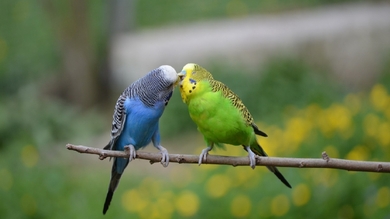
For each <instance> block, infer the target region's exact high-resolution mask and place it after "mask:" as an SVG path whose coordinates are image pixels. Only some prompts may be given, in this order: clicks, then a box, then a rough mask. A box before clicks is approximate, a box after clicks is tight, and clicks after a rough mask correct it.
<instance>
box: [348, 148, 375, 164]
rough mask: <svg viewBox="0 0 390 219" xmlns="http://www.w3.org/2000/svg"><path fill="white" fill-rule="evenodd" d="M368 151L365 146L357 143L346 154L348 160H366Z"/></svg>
mask: <svg viewBox="0 0 390 219" xmlns="http://www.w3.org/2000/svg"><path fill="white" fill-rule="evenodd" d="M369 154H370V151H369V150H368V148H367V147H366V146H363V145H358V146H356V147H354V148H353V149H352V150H351V151H350V152H349V153H348V154H347V156H346V159H348V160H367V159H368V158H369Z"/></svg>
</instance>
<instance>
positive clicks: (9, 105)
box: [0, 0, 390, 218]
mask: <svg viewBox="0 0 390 219" xmlns="http://www.w3.org/2000/svg"><path fill="white" fill-rule="evenodd" d="M124 2H125V3H124ZM356 3H359V1H352V0H351V1H337V0H316V1H308V0H307V1H295V0H290V1H282V0H280V1H261V2H258V1H254V0H253V1H240V0H219V1H213V2H212V3H210V2H209V1H206V0H202V1H179V0H165V1H141V0H140V1H110V2H109V1H77V0H71V1H60V0H58V1H48V0H42V1H27V0H16V1H11V0H5V1H1V2H0V154H1V158H2V159H0V197H1V202H0V218H103V217H105V218H129V217H131V218H216V217H219V218H390V210H389V209H390V187H389V183H388V182H389V181H390V176H389V175H388V174H377V173H364V172H347V171H341V170H332V169H295V168H280V169H281V172H282V173H283V174H284V176H285V177H286V178H287V179H288V181H289V182H290V183H291V185H292V187H293V188H292V189H287V188H286V187H285V186H284V185H282V184H281V183H279V182H277V181H278V180H277V179H276V178H275V177H274V176H273V174H271V173H270V172H268V171H267V169H266V168H264V167H257V168H256V169H255V170H252V169H251V168H249V167H235V168H234V167H230V166H213V165H202V166H200V167H198V166H196V165H179V164H174V163H171V164H170V165H169V167H167V168H163V167H162V166H161V165H159V164H154V165H149V163H148V162H147V161H141V160H136V161H133V162H132V163H131V164H130V165H129V166H128V168H127V170H126V173H125V174H124V176H123V177H122V180H121V183H120V185H119V187H118V189H117V191H116V193H115V195H114V198H113V201H112V203H111V207H110V210H109V211H108V213H107V215H105V216H103V215H102V213H101V212H102V207H103V203H104V198H105V195H106V191H107V187H108V183H109V177H110V170H111V162H108V159H107V160H105V161H99V160H98V159H97V157H96V156H92V155H83V154H77V153H75V152H71V151H67V150H66V148H65V144H66V143H74V144H83V145H89V146H95V147H100V148H102V147H103V146H104V145H105V144H106V143H107V142H108V140H109V134H110V128H111V118H112V117H111V116H112V115H111V114H112V111H113V109H114V104H115V101H116V98H117V96H118V95H119V93H120V92H121V91H122V90H123V89H124V88H125V87H120V86H118V85H116V84H115V82H114V81H115V79H114V77H115V74H114V73H113V71H112V69H111V63H110V52H109V51H110V45H111V44H110V42H111V41H112V40H115V38H114V37H113V35H114V34H115V33H118V32H122V33H123V32H133V33H134V32H135V33H136V32H137V31H140V30H143V29H151V30H153V28H163V27H165V26H169V25H176V24H191V23H193V22H199V23H202V22H206V23H207V21H211V20H214V19H227V18H229V19H231V18H232V17H233V18H235V17H240V18H242V17H245V16H252V15H259V14H273V15H279V14H280V15H283V14H284V13H289V12H296V11H298V12H299V11H306V10H313V9H318V8H321V7H328V6H335V7H336V8H337V5H338V4H341V5H343V6H345V5H346V4H356ZM379 3H381V2H380V1H372V4H379ZM121 4H123V5H121ZM242 5H244V6H245V7H244V8H245V10H243V9H242V7H241V6H242ZM118 20H119V21H125V24H120V22H118ZM359 46H360V45H359V44H357V45H356V47H359ZM386 51H387V52H385V53H384V54H382V55H381V56H380V57H381V59H380V60H378V62H379V63H380V67H379V68H378V69H380V74H379V75H378V76H376V77H374V80H370V81H367V83H365V84H364V86H358V87H356V86H354V87H350V86H346V85H345V84H343V83H341V82H340V81H339V80H337V79H335V77H334V72H332V69H331V68H328V67H326V66H328V65H329V63H327V61H329V60H321V63H320V64H318V61H317V62H316V63H315V64H313V63H312V62H310V61H307V60H306V59H305V58H304V57H302V56H299V55H297V56H294V55H293V56H291V55H287V54H284V53H280V55H277V56H273V57H272V58H270V59H268V60H267V61H266V62H265V63H263V64H262V68H246V67H245V66H243V64H242V65H240V64H239V63H238V64H236V65H231V64H230V63H227V62H226V61H225V62H224V61H223V59H221V60H214V61H210V62H208V63H198V64H200V65H202V66H203V67H205V68H206V69H208V70H209V71H210V72H212V73H213V74H214V76H215V78H216V79H217V80H220V81H223V82H224V83H225V84H227V85H228V86H229V87H230V88H231V89H232V90H234V91H235V93H237V94H238V95H239V96H240V97H241V99H243V101H244V103H245V104H246V105H247V107H248V108H249V110H250V111H251V113H252V115H253V116H254V118H255V120H256V121H257V124H258V126H259V127H260V129H261V130H263V131H265V132H266V133H267V134H268V135H269V137H268V138H261V139H259V141H260V142H261V144H262V145H263V147H264V149H265V150H266V151H267V153H268V154H269V155H270V156H282V157H311V158H317V157H320V155H321V152H322V151H326V152H327V153H328V154H329V155H330V157H335V158H344V159H355V160H380V161H389V160H390V56H389V54H390V49H387V50H386ZM306 55H307V56H309V57H311V56H316V54H306ZM352 61H353V60H352ZM188 62H192V60H188ZM161 64H169V63H161ZM184 64H186V63H183V65H184ZM324 66H325V67H324ZM155 67H158V66H155ZM176 70H180V69H176ZM145 73H146V72H145ZM129 74H133V72H129ZM351 77H355V76H351ZM131 82H132V81H128V82H127V84H130V83H131ZM160 126H161V129H162V138H163V145H164V146H165V147H166V148H167V149H168V151H169V152H170V153H186V154H199V153H200V151H201V149H203V148H204V147H205V145H204V143H203V140H202V138H201V135H200V134H199V133H198V132H197V131H196V126H195V125H194V124H193V122H192V121H191V120H190V118H189V116H188V113H187V112H186V106H185V105H184V104H183V103H182V101H181V99H180V95H179V92H175V94H174V96H173V97H172V99H171V102H170V104H169V105H168V108H167V109H166V111H165V113H164V115H163V117H162V119H161V124H160ZM145 150H147V151H152V152H156V150H155V149H154V148H153V147H148V148H146V149H145ZM211 154H225V155H232V156H246V153H245V151H244V150H242V148H241V147H227V150H226V151H223V150H215V151H212V152H211Z"/></svg>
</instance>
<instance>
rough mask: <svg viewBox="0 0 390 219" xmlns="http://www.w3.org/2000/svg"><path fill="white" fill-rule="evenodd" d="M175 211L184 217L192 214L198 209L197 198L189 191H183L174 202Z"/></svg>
mask: <svg viewBox="0 0 390 219" xmlns="http://www.w3.org/2000/svg"><path fill="white" fill-rule="evenodd" d="M175 206H176V209H177V212H178V213H179V214H180V215H182V216H184V217H191V216H193V215H194V214H195V213H196V212H197V211H198V209H199V198H198V196H197V195H196V194H195V193H193V192H191V191H188V190H187V191H183V192H182V193H181V194H180V195H179V196H178V197H177V198H176V203H175Z"/></svg>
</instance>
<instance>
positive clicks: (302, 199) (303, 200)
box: [292, 184, 311, 206]
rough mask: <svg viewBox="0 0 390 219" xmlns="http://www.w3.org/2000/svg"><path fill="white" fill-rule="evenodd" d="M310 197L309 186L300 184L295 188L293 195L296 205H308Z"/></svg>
mask: <svg viewBox="0 0 390 219" xmlns="http://www.w3.org/2000/svg"><path fill="white" fill-rule="evenodd" d="M310 195H311V194H310V189H309V187H308V186H307V185H305V184H299V185H297V186H295V188H294V190H293V193H292V198H293V203H294V205H296V206H303V205H305V204H307V202H308V201H309V200H310Z"/></svg>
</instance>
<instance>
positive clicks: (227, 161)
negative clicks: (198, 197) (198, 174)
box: [66, 144, 390, 173]
mask: <svg viewBox="0 0 390 219" xmlns="http://www.w3.org/2000/svg"><path fill="white" fill-rule="evenodd" d="M66 147H67V149H68V150H73V151H77V152H80V153H87V154H96V155H99V158H100V159H101V160H103V159H105V158H106V157H124V158H128V157H129V151H128V150H127V151H126V150H125V151H111V150H103V149H100V148H93V147H86V146H82V145H72V144H67V145H66ZM137 158H139V159H144V160H149V161H150V163H151V164H153V163H156V162H160V160H161V155H160V154H159V153H149V152H142V151H137ZM198 159H199V155H187V154H170V155H169V161H170V162H171V163H180V164H181V163H190V164H197V163H198ZM256 161H257V163H256V165H257V166H278V167H296V168H333V169H342V170H348V171H363V172H382V173H390V162H372V161H355V160H344V159H335V158H329V156H328V155H327V154H326V152H322V159H320V158H318V159H314V158H281V157H259V156H257V159H256ZM203 164H220V165H232V166H249V159H248V157H232V156H217V155H208V156H207V161H204V162H203Z"/></svg>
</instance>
